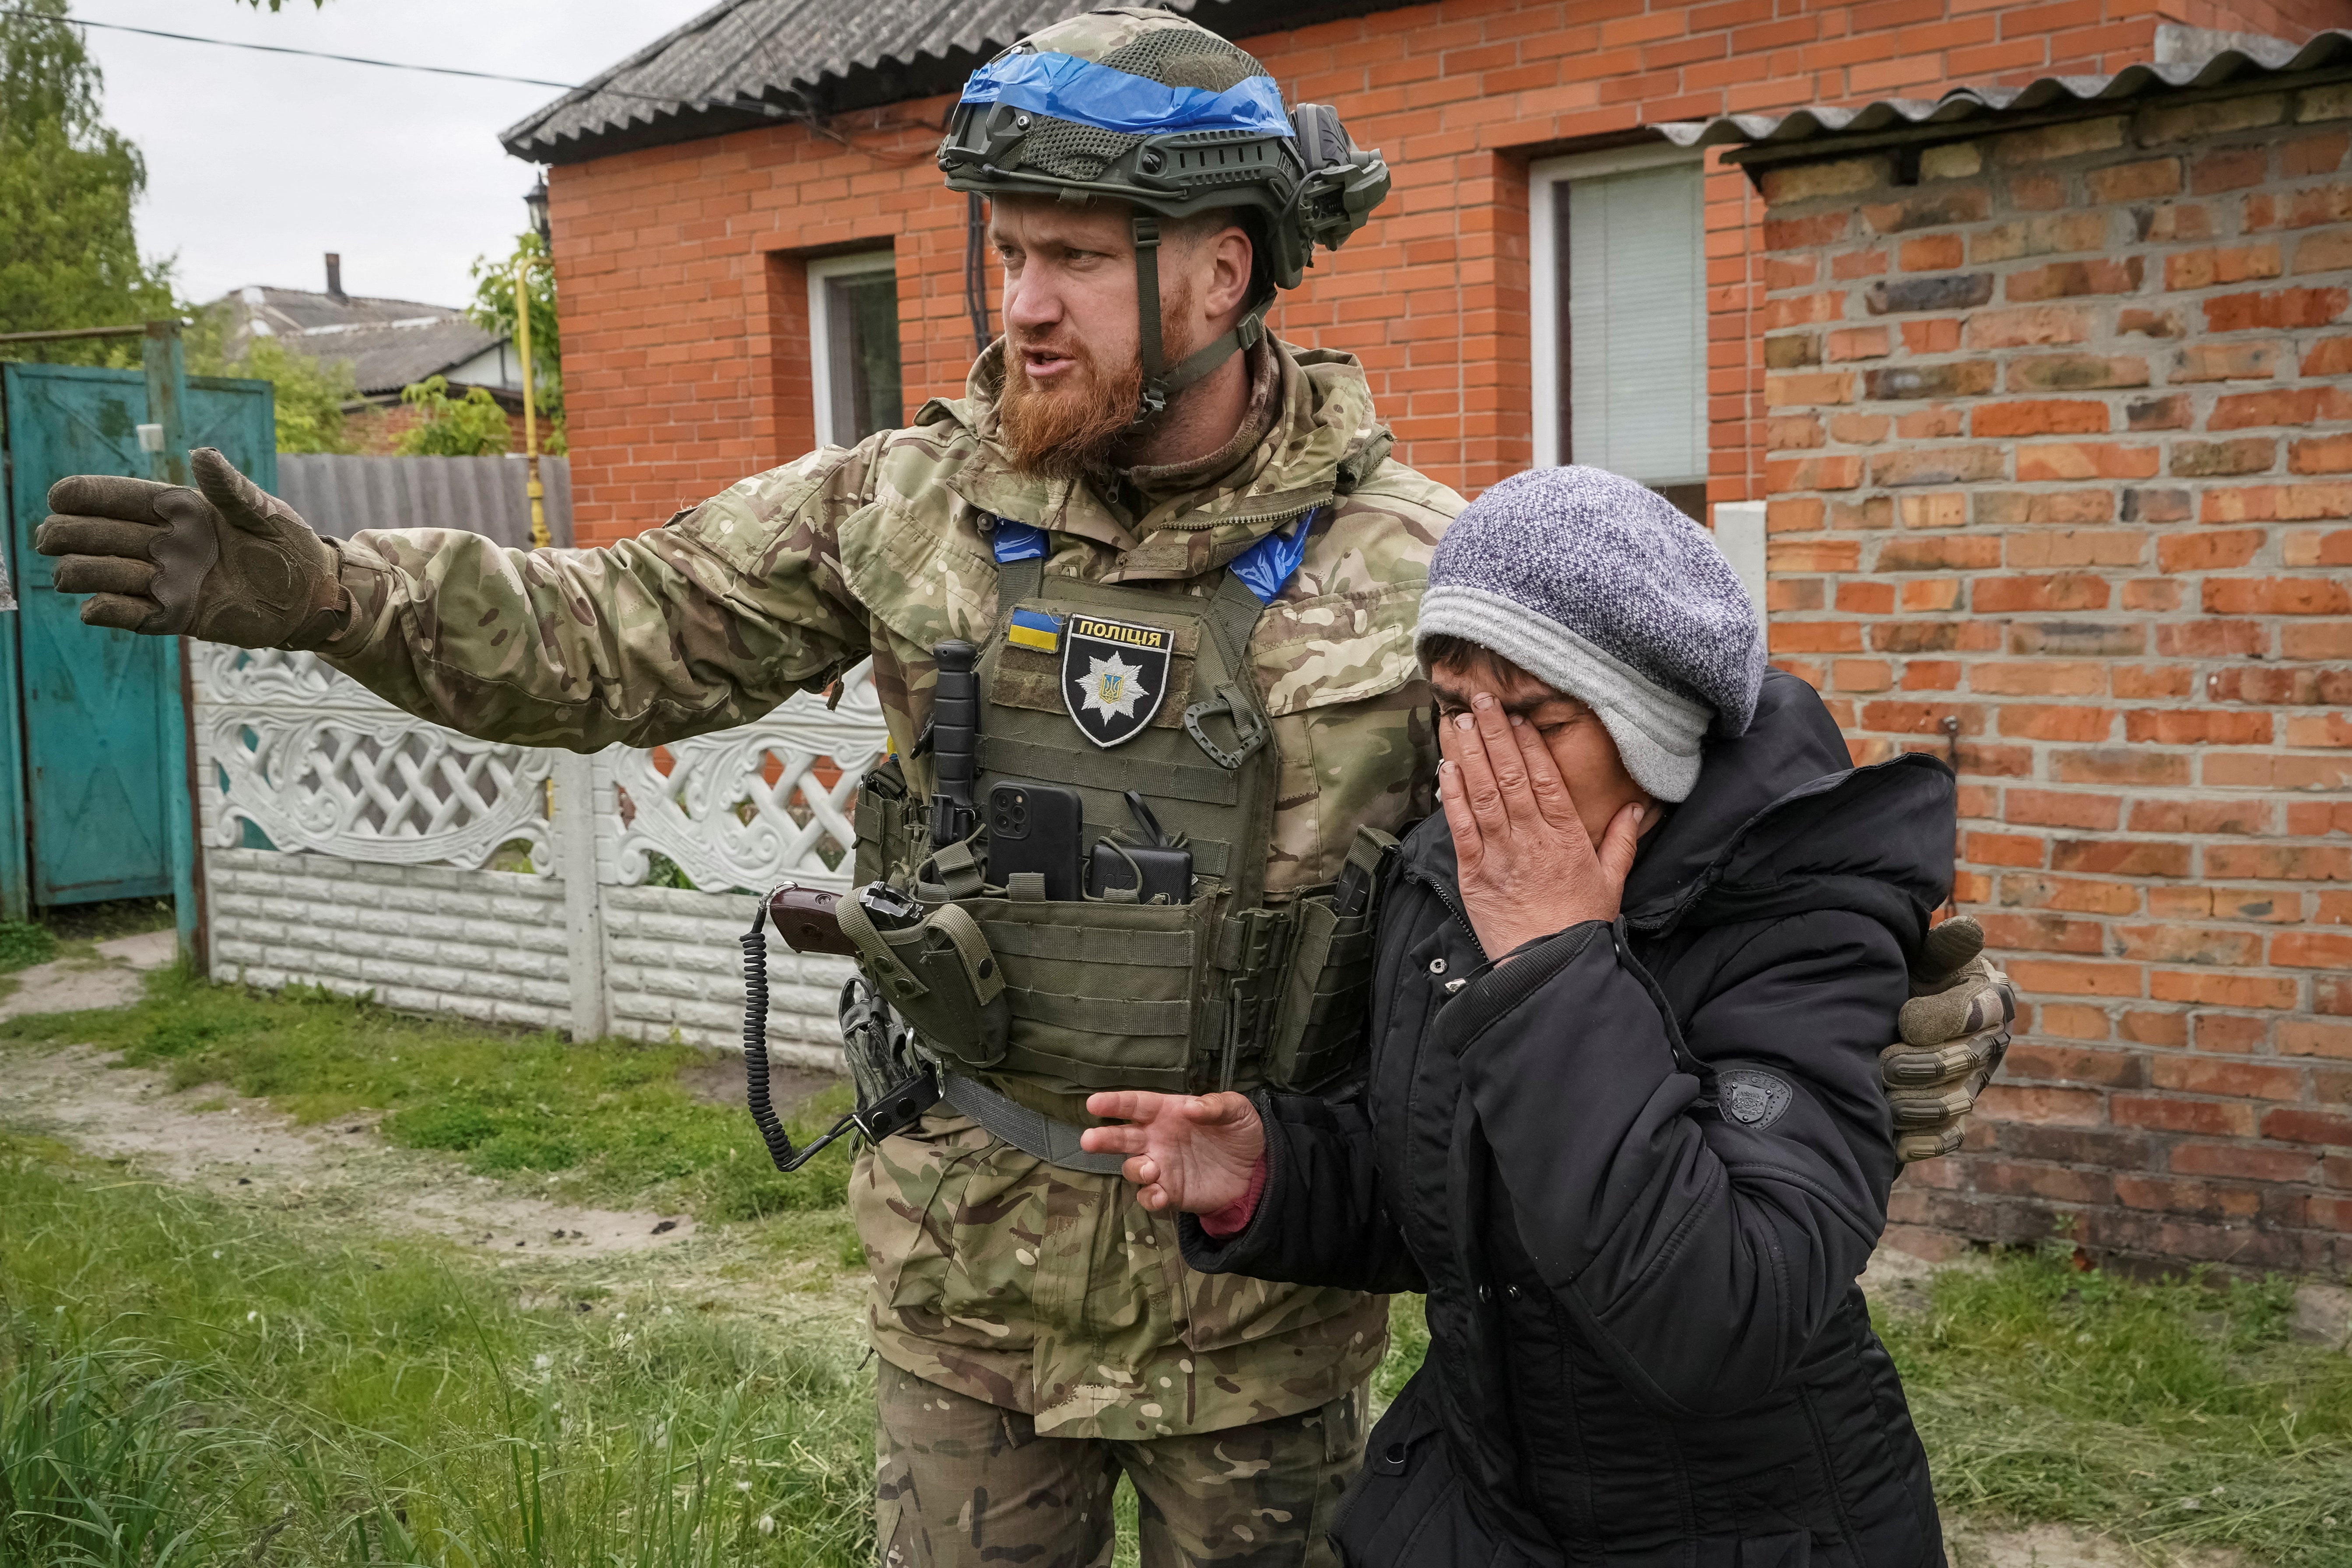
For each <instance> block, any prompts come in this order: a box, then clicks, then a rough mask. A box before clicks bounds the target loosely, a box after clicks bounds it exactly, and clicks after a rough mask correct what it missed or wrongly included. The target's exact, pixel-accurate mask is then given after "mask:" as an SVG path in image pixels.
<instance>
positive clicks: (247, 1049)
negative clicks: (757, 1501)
mask: <svg viewBox="0 0 2352 1568" xmlns="http://www.w3.org/2000/svg"><path fill="white" fill-rule="evenodd" d="M6 1039H14V1040H18V1041H24V1042H28V1043H67V1042H72V1043H79V1044H87V1045H93V1046H99V1047H107V1048H114V1049H120V1050H121V1052H122V1053H123V1059H124V1061H126V1062H127V1063H130V1064H132V1065H138V1066H161V1067H163V1068H165V1069H166V1071H167V1073H168V1075H169V1078H170V1080H171V1082H172V1083H173V1086H174V1087H177V1088H188V1087H191V1086H194V1085H196V1084H201V1083H213V1082H219V1083H225V1084H227V1085H228V1086H230V1087H231V1088H233V1089H236V1091H237V1092H238V1093H240V1094H245V1095H252V1096H257V1097H261V1098H266V1099H268V1100H269V1101H270V1102H271V1103H272V1104H274V1105H276V1106H277V1107H278V1109H280V1110H284V1111H286V1112H288V1113H289V1114H290V1115H292V1116H293V1117H294V1118H295V1119H296V1120H297V1121H303V1122H308V1123H317V1122H326V1121H339V1120H341V1119H344V1118H348V1117H352V1116H357V1115H363V1114H371V1113H375V1112H382V1113H384V1114H383V1121H382V1131H383V1135H384V1136H385V1137H386V1138H387V1139H388V1140H390V1141H391V1142H394V1143H397V1144H401V1145H404V1146H405V1147H408V1148H412V1149H434V1150H443V1151H446V1152H449V1153H451V1154H453V1155H455V1156H457V1158H459V1159H460V1160H462V1161H463V1162H464V1163H465V1165H466V1167H467V1169H468V1170H470V1171H473V1172H476V1173H480V1174H485V1175H509V1176H512V1175H522V1174H526V1173H552V1174H557V1175H560V1176H561V1177H562V1192H563V1194H565V1195H567V1196H572V1197H576V1198H579V1199H583V1200H591V1201H621V1200H626V1201H631V1202H635V1203H640V1204H646V1205H652V1206H656V1207H665V1208H683V1209H690V1210H691V1211H693V1212H694V1213H696V1214H698V1215H701V1216H702V1217H705V1218H710V1219H742V1218H750V1217H753V1216H756V1215H765V1214H774V1213H779V1212H782V1211H785V1210H792V1209H816V1208H831V1207H833V1206H835V1205H838V1204H840V1203H841V1202H842V1200H843V1195H844V1193H845V1187H846V1183H847V1180H848V1171H849V1161H848V1158H847V1156H846V1154H845V1153H840V1154H825V1155H820V1156H819V1157H818V1158H817V1159H816V1160H814V1161H813V1162H812V1163H809V1164H808V1165H805V1166H803V1167H802V1168H801V1170H799V1171H798V1172H796V1173H793V1174H792V1175H790V1176H786V1175H782V1174H780V1173H778V1172H777V1171H776V1170H775V1168H774V1167H773V1165H772V1164H771V1163H770V1162H769V1160H768V1157H767V1153H766V1151H765V1150H764V1149H763V1148H762V1147H761V1142H760V1139H759V1135H758V1132H757V1131H756V1130H755V1129H754V1128H753V1126H752V1124H751V1117H750V1116H749V1114H747V1113H746V1112H745V1111H744V1110H743V1109H742V1105H741V1102H740V1100H735V1101H733V1102H732V1103H729V1104H714V1103H711V1102H709V1101H707V1100H700V1099H698V1098H697V1097H696V1096H695V1094H694V1093H693V1092H692V1090H691V1089H690V1088H689V1087H688V1084H687V1083H686V1082H685V1081H683V1080H682V1079H681V1076H680V1075H681V1074H684V1073H688V1072H692V1071H696V1070H698V1069H699V1070H701V1071H703V1072H708V1071H709V1069H710V1068H711V1067H712V1065H713V1064H714V1063H724V1062H725V1061H726V1060H727V1058H723V1057H721V1056H719V1054H718V1053H714V1052H709V1051H704V1050H700V1049H698V1048H696V1047H691V1046H683V1045H668V1046H653V1045H641V1044H638V1043H636V1042H634V1041H627V1040H597V1041H593V1042H590V1043H586V1044H581V1045H573V1044H571V1043H569V1042H567V1041H565V1040H563V1039H562V1038H561V1037H557V1036H555V1035H553V1034H539V1035H520V1034H510V1033H499V1032H498V1031H495V1030H491V1029H487V1028H485V1027H483V1026H479V1025H469V1024H458V1023H448V1022H439V1021H429V1020H424V1019H418V1018H415V1017H410V1016H405V1015H403V1014H398V1013H394V1012H390V1011H387V1010H386V1009H383V1008H381V1007H375V1006H372V1005H368V1004H367V1003H364V1002H360V1001H354V1000H352V999H350V998H347V997H340V996H334V995H331V994H327V993H325V992H310V991H301V990H289V991H288V992H284V993H280V994H277V995H267V994H260V993H256V992H250V991H247V990H245V989H244V988H242V987H238V986H229V985H211V984H205V983H204V982H203V981H201V980H197V979H195V978H194V977H192V976H191V975H189V974H187V973H185V972H184V971H173V972H166V973H163V974H160V975H158V976H156V977H155V978H154V979H153V980H152V981H151V983H150V986H149V991H148V994H147V996H146V998H145V1000H144V1001H142V1003H141V1004H140V1005H137V1006H134V1007H130V1008H125V1009H121V1010H117V1011H100V1012H89V1013H63V1014H49V1015H42V1016H30V1017H25V1018H17V1019H12V1020H9V1021H8V1022H6V1023H5V1024H0V1040H6ZM849 1100H850V1091H849V1089H848V1087H847V1086H846V1085H845V1084H844V1085H842V1086H840V1087H838V1088H836V1089H830V1090H828V1091H827V1092H826V1093H824V1094H822V1095H819V1096H818V1097H817V1098H816V1099H815V1100H812V1101H811V1102H809V1104H808V1105H806V1106H805V1107H803V1109H802V1110H800V1111H799V1112H798V1113H797V1114H796V1116H795V1119H794V1121H793V1129H792V1130H793V1136H794V1139H795V1141H798V1140H800V1139H803V1138H805V1137H807V1136H808V1135H810V1134H811V1133H813V1132H814V1131H820V1130H821V1129H823V1128H824V1127H825V1126H828V1125H830V1124H831V1122H832V1121H833V1120H834V1118H835V1117H836V1116H837V1115H839V1113H840V1112H841V1111H842V1110H845V1109H847V1107H848V1104H849Z"/></svg>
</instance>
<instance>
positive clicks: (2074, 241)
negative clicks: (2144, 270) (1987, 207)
mask: <svg viewBox="0 0 2352 1568" xmlns="http://www.w3.org/2000/svg"><path fill="white" fill-rule="evenodd" d="M2106 238H2107V215H2106V214H2105V213H2101V212H2071V213H2057V214H2053V215H2052V216H2048V217H2036V218H2027V219H2025V220H2023V221H2022V222H2018V223H1997V224H1994V225H1993V226H1991V227H1990V228H1986V229H1979V231H1978V232H1977V233H1976V234H1975V235H1974V236H1973V237H1970V238H1969V259H1971V260H1973V261H1975V262H1976V263H1977V264H1978V265H1979V266H1982V265H1984V264H1985V263H1987V262H1993V261H2014V260H2016V259H2017V258H2019V257H2021V256H2052V255H2058V254H2063V252H2066V251H2070V250H2096V249H2098V248H2099V247H2101V246H2103V245H2105V243H2106Z"/></svg>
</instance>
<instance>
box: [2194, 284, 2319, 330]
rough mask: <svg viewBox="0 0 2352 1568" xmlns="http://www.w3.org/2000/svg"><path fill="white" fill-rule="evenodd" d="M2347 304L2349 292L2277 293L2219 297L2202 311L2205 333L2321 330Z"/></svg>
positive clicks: (2290, 291)
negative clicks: (2282, 328) (2303, 328)
mask: <svg viewBox="0 0 2352 1568" xmlns="http://www.w3.org/2000/svg"><path fill="white" fill-rule="evenodd" d="M2347 302H2352V292H2347V291H2346V290H2345V289H2273V290H2271V291H2270V292H2267V293H2254V294H2223V295H2219V296H2217V297H2215V298H2213V299H2210V300H2206V301H2205V302H2204V304H2203V306H2202V309H2203V310H2204V312H2205V327H2206V330H2207V331H2214V332H2243V331H2255V330H2257V329H2260V328H2264V327H2267V328H2271V329H2273V330H2275V329H2278V328H2281V327H2324V326H2326V325H2327V324H2328V323H2329V322H2331V321H2336V319H2337V318H2339V317H2340V316H2342V315H2343V314H2344V307H2345V305H2346V304H2347Z"/></svg>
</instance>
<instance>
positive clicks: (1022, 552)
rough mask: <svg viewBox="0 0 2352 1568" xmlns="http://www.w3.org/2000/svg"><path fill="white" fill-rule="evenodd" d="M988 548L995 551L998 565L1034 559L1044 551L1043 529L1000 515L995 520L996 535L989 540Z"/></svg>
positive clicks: (1042, 554) (1041, 555)
mask: <svg viewBox="0 0 2352 1568" xmlns="http://www.w3.org/2000/svg"><path fill="white" fill-rule="evenodd" d="M990 548H991V549H992V550H994V551H995V552H996V563H997V564H998V565H999V566H1002V565H1003V564H1004V563H1006V562H1008V561H1035V560H1038V559H1040V558H1041V557H1043V556H1044V555H1045V530H1044V529H1042V528H1032V527H1030V526H1029V525H1028V524H1027V523H1025V522H1014V521H1011V520H1010V519H1008V518H1001V517H1000V518H998V519H997V520H996V535H995V537H994V539H993V540H992V541H991V542H990Z"/></svg>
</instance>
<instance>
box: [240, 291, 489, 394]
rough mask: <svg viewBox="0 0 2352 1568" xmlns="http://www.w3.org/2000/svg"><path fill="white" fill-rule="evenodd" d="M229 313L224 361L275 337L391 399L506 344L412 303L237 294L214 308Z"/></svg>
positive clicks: (459, 314)
mask: <svg viewBox="0 0 2352 1568" xmlns="http://www.w3.org/2000/svg"><path fill="white" fill-rule="evenodd" d="M220 303H222V304H223V305H226V307H227V308H228V309H229V310H230V312H231V326H230V331H229V353H230V355H231V357H232V358H234V357H236V355H238V354H240V353H242V352H243V348H244V344H245V343H246V342H248V341H250V340H251V339H253V338H256V337H267V338H275V339H276V340H277V341H278V342H281V343H283V344H285V345H286V346H287V347H288V348H289V349H291V350H293V351H294V352H295V353H300V354H305V355H308V356H309V357H310V358H312V359H315V360H319V361H320V362H322V363H332V362H334V361H337V360H341V361H343V362H345V363H349V364H350V365H351V367H352V378H353V379H354V380H356V381H357V382H358V383H359V388H360V391H361V392H362V394H364V395H368V396H370V397H384V396H391V395H397V394H398V393H399V391H400V389H401V388H402V387H404V386H406V385H408V384H410V383H411V382H417V381H423V380H424V379H425V377H426V376H428V375H439V374H446V373H447V372H449V371H451V370H453V369H455V368H456V367H457V366H458V365H461V364H464V363H466V362H467V360H470V359H472V358H474V357H475V356H476V355H477V354H479V353H482V352H484V351H485V350H487V349H490V348H494V347H496V346H497V345H498V344H499V343H501V342H505V341H506V335H505V334H504V333H502V332H494V331H489V330H488V329H487V328H483V327H478V326H476V325H475V324H474V323H473V322H471V321H467V319H466V315H465V312H464V311H462V310H452V309H451V308H450V307H448V306H446V305H425V304H420V303H419V302H417V301H416V300H374V299H362V298H360V297H359V296H357V295H343V296H341V297H340V298H338V297H337V296H335V295H332V294H317V293H312V292H311V291H310V290H309V289H268V288H262V287H259V286H253V287H248V288H244V289H236V290H235V291H234V292H232V293H230V294H228V295H227V296H226V297H225V298H224V299H223V300H221V301H220Z"/></svg>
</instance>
